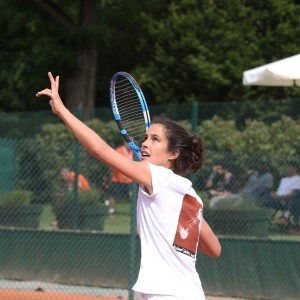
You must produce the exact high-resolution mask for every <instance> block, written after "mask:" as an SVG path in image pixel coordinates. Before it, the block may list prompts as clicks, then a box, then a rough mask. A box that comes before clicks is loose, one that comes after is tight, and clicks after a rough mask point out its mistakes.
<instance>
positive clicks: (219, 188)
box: [205, 161, 235, 207]
mask: <svg viewBox="0 0 300 300" xmlns="http://www.w3.org/2000/svg"><path fill="white" fill-rule="evenodd" d="M205 188H206V190H207V193H208V195H209V198H210V204H209V206H210V207H213V206H215V205H216V203H217V202H219V201H221V200H222V199H224V198H226V197H227V196H229V195H231V194H232V193H234V192H235V183H234V176H233V173H232V171H231V167H230V165H229V164H228V162H226V161H219V162H217V163H216V164H215V165H214V167H213V169H212V172H211V174H210V176H209V178H208V180H207V181H206V185H205Z"/></svg>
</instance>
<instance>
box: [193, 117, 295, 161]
mask: <svg viewBox="0 0 300 300" xmlns="http://www.w3.org/2000/svg"><path fill="white" fill-rule="evenodd" d="M299 130H300V120H293V119H292V118H290V117H287V116H282V117H281V119H280V120H278V121H275V122H273V123H271V124H267V123H265V122H263V121H260V120H246V123H245V128H244V129H242V130H241V129H239V128H237V125H236V122H235V121H232V120H224V119H221V118H219V117H214V118H213V119H211V120H207V121H204V122H202V124H201V125H200V126H199V127H198V133H199V135H200V136H201V137H202V138H203V140H204V141H205V145H206V148H207V149H208V150H210V151H216V152H218V151H222V152H224V151H225V152H230V153H247V154H252V155H265V156H268V157H278V156H282V157H286V158H288V157H290V158H292V157H295V156H297V155H298V153H299V152H300V138H299V134H297V133H298V132H299Z"/></svg>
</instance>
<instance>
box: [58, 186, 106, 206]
mask: <svg viewBox="0 0 300 300" xmlns="http://www.w3.org/2000/svg"><path fill="white" fill-rule="evenodd" d="M74 198H75V196H74V192H69V191H66V192H65V193H64V195H63V198H62V199H61V202H60V203H61V204H65V205H73V204H74ZM100 202H101V198H100V193H99V191H98V190H96V189H91V190H89V191H85V192H82V191H78V205H97V204H100Z"/></svg>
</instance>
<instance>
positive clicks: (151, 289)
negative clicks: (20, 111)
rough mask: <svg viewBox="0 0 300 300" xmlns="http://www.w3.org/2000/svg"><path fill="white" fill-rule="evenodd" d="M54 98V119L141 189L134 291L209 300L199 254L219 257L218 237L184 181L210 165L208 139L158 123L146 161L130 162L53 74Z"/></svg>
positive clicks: (144, 150) (147, 142) (50, 92)
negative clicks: (67, 98)
mask: <svg viewBox="0 0 300 300" xmlns="http://www.w3.org/2000/svg"><path fill="white" fill-rule="evenodd" d="M48 76H49V79H50V83H51V89H44V90H42V91H40V92H38V93H37V94H36V96H37V97H39V96H48V97H49V98H50V105H51V108H52V111H53V113H54V114H56V115H58V116H59V117H60V118H61V119H62V120H63V122H64V123H65V124H66V125H67V126H68V128H69V129H70V130H71V132H72V133H73V134H74V136H75V137H76V138H77V139H78V141H79V142H80V143H81V144H82V145H83V146H84V147H85V148H86V149H87V151H89V152H90V153H91V154H92V155H93V156H94V157H95V158H96V159H98V160H100V161H102V162H103V163H105V164H107V165H109V166H110V167H113V168H116V169H118V170H119V171H120V172H122V173H124V174H125V175H126V176H128V177H130V178H132V179H133V180H134V181H136V182H137V183H138V184H139V191H138V199H137V230H138V234H139V236H140V240H141V252H142V253H141V262H140V271H139V276H138V279H137V282H136V283H135V285H134V286H133V290H134V291H136V292H138V293H140V295H141V296H142V298H143V299H147V300H148V299H149V300H158V299H162V300H168V299H174V300H175V299H181V300H200V299H205V295H204V292H203V289H202V286H201V281H200V278H199V275H198V273H197V271H196V267H195V263H196V256H197V250H199V251H201V252H203V253H205V254H207V255H209V256H212V257H219V256H220V253H221V246H220V243H219V241H218V238H217V237H216V236H215V234H214V233H213V232H212V230H211V228H210V227H209V225H208V224H207V223H206V221H205V220H204V219H203V217H202V210H203V203H202V200H201V199H200V197H199V196H198V195H197V194H196V192H195V190H194V189H193V188H192V183H191V182H190V181H189V180H188V179H186V178H184V177H182V176H181V174H184V173H185V172H186V171H192V172H196V171H197V170H199V169H200V168H201V166H202V164H203V162H204V152H203V144H202V140H201V139H200V138H199V137H197V136H195V135H194V136H190V135H189V134H188V133H187V132H186V131H185V129H184V128H182V127H181V126H179V125H178V124H177V123H175V122H173V121H171V120H167V119H161V120H156V121H154V123H153V124H152V125H151V126H150V128H149V129H148V131H147V132H146V134H145V139H144V142H143V143H142V147H141V161H130V160H129V159H128V158H126V157H124V156H123V155H121V154H119V153H118V152H116V151H115V150H114V149H113V148H111V147H110V146H109V145H108V144H107V143H106V142H105V141H104V140H103V139H102V138H101V137H100V136H99V135H98V134H96V133H95V132H94V131H93V130H92V129H90V128H89V127H87V126H86V125H85V124H84V123H82V122H81V121H80V120H79V119H77V118H76V117H75V116H74V115H73V114H72V113H71V112H70V111H69V110H68V109H67V108H66V107H65V106H64V104H63V103H62V101H61V99H60V96H59V94H58V86H59V77H58V76H57V77H56V78H55V79H54V78H53V76H52V74H51V73H50V72H49V73H48Z"/></svg>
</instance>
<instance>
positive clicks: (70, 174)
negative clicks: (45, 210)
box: [51, 168, 91, 226]
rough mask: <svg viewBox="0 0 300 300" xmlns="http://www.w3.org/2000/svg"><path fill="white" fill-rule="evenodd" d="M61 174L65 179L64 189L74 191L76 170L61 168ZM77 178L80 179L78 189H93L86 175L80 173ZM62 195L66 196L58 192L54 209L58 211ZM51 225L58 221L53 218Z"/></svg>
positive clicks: (55, 224)
mask: <svg viewBox="0 0 300 300" xmlns="http://www.w3.org/2000/svg"><path fill="white" fill-rule="evenodd" d="M60 175H61V177H62V179H63V180H64V190H65V191H69V192H70V191H73V190H74V183H75V175H76V174H75V172H74V171H70V170H69V169H67V168H62V169H61V170H60ZM77 180H78V190H80V191H83V192H86V191H88V190H90V189H91V187H90V184H89V181H88V179H87V178H86V177H85V176H84V175H82V174H78V177H77ZM62 197H64V193H59V194H57V199H56V201H57V203H56V205H55V208H54V211H57V210H59V209H60V208H59V205H60V201H61V199H62ZM51 225H54V226H57V225H58V221H57V220H53V221H52V222H51Z"/></svg>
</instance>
